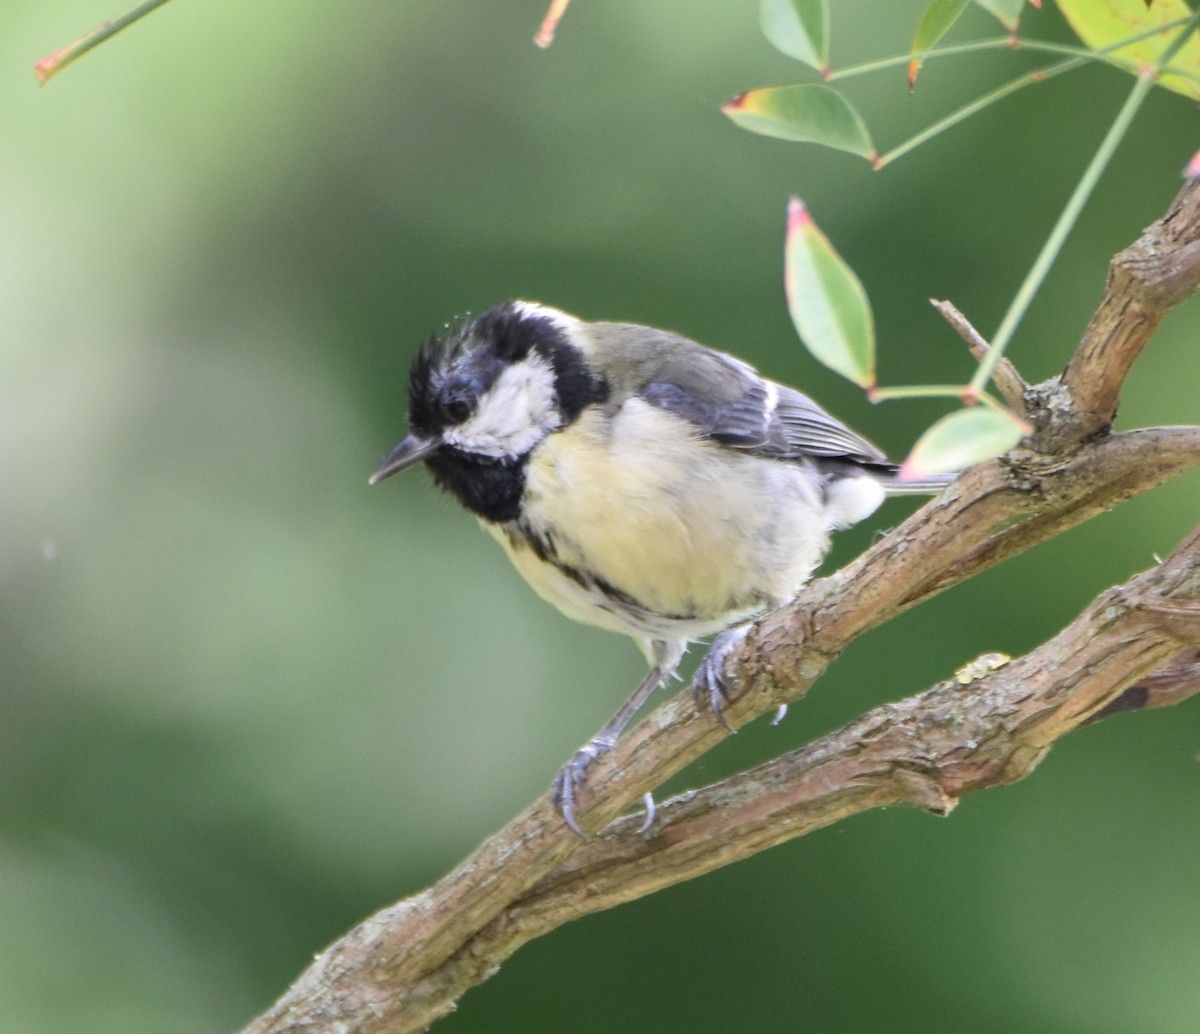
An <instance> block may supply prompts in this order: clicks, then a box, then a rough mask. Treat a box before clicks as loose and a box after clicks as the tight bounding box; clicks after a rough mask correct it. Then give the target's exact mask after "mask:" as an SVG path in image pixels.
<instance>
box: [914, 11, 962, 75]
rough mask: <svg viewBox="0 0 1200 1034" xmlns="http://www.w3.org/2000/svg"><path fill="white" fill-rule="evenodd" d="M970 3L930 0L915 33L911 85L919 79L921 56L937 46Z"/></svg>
mask: <svg viewBox="0 0 1200 1034" xmlns="http://www.w3.org/2000/svg"><path fill="white" fill-rule="evenodd" d="M968 3H970V0H929V5H928V6H927V7H926V8H925V11H924V13H923V14H922V15H921V20H920V21H919V22H917V31H916V32H915V33H914V34H913V41H912V53H913V54H915V55H917V56H916V57H914V58H913V59H912V61H910V62H909V64H908V85H909V86H910V87H911V86H912V85H913V83H915V82H916V81H917V73H918V72H919V71H920V70H921V58H922V57H924V55H925V54H926V53H927V52H928V51H929V50H930V49H932V48H933V47H934V46H936V45H937V42H938V40H940V39H941V38H942V37H943V36H945V35H946V33H947V32H948V31H949V30H950V27H951V26H952V25H953V24H954V23H955V22H956V21H958V17H959V15H960V14H962V13H963V11H965V10H966V9H967V4H968Z"/></svg>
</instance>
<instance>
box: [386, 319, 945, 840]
mask: <svg viewBox="0 0 1200 1034" xmlns="http://www.w3.org/2000/svg"><path fill="white" fill-rule="evenodd" d="M408 401H409V434H408V436H407V437H406V438H405V439H404V440H403V441H402V442H400V444H399V445H397V446H396V447H395V448H394V449H393V450H392V451H391V452H390V453H388V455H387V456H386V457H385V459H384V460H383V462H382V463H380V464H379V466H378V468H376V470H375V472H374V473H373V474H372V475H371V478H370V481H371V484H375V483H376V482H378V481H382V480H383V479H384V478H386V477H390V476H391V475H392V474H395V473H398V472H399V471H401V470H404V469H405V468H406V467H410V466H413V465H414V464H416V463H417V462H419V461H423V462H424V463H425V466H426V467H428V468H429V470H430V472H431V473H432V475H433V479H434V481H435V482H436V483H437V484H438V485H439V486H440V487H441V488H443V489H445V490H446V491H447V492H449V493H450V494H451V495H453V496H454V497H455V498H456V499H458V501H459V502H460V503H462V505H463V506H465V507H466V508H467V509H468V510H470V511H471V512H472V513H474V514H475V516H476V517H477V518H478V519H479V521H480V523H481V524H482V525H483V527H484V528H485V529H487V531H488V532H490V533H491V535H492V536H493V537H494V538H495V539H496V540H497V541H498V542H499V543H500V545H501V546H502V547H503V548H504V551H505V552H506V553H507V554H508V556H509V558H510V559H511V560H512V562H513V563H514V564H515V565H516V568H517V570H518V571H519V572H520V573H521V574H522V575H523V576H524V578H525V580H526V581H527V582H528V583H529V584H530V585H531V586H532V587H533V589H534V591H535V592H537V593H538V595H540V596H541V597H542V598H543V599H545V600H546V601H547V602H549V603H552V604H554V606H556V607H557V608H558V609H559V610H561V611H562V612H563V613H564V614H566V615H567V616H568V617H571V618H575V619H576V620H578V621H583V622H586V623H587V624H591V625H597V626H599V627H600V628H607V629H609V630H611V631H614V632H622V633H624V634H625V635H629V636H633V638H634V639H635V640H636V641H637V643H638V645H639V646H640V647H641V649H642V651H643V653H645V655H646V657H647V659H648V660H649V662H650V664H651V668H650V672H649V674H648V675H647V676H646V678H645V679H644V680H643V681H642V683H641V684H640V685H639V686H638V688H637V689H636V690H635V691H634V693H633V695H632V696H630V698H629V699H628V700H627V701H626V702H625V703H624V704H623V705H622V707H621V708H620V710H619V711H618V712H617V713H616V714H615V715H614V716H613V718H612V720H611V721H610V722H609V723H608V724H607V725H605V727H604V728H603V729H602V730H601V731H600V733H599V734H597V735H596V736H595V737H594V738H593V739H592V740H590V741H589V742H588V743H587V744H586V745H585V746H584V747H582V748H581V749H580V750H579V751H578V752H577V753H576V754H575V756H574V757H573V758H572V760H571V761H570V762H569V763H568V764H567V765H566V767H565V768H563V770H562V771H561V772H560V773H559V775H558V777H557V778H556V780H555V783H554V791H553V793H554V799H555V802H556V804H557V806H558V809H559V811H560V812H561V814H562V816H563V818H564V820H565V821H566V823H567V825H568V826H570V828H571V829H573V830H575V831H576V832H579V826H578V824H577V823H576V820H575V799H576V793H577V790H578V788H579V786H580V785H581V783H582V782H583V779H584V777H585V775H586V772H587V769H588V766H589V765H590V764H591V762H592V761H593V760H594V759H595V758H596V757H598V756H599V755H600V754H602V753H604V752H605V751H607V750H610V749H611V748H612V747H613V745H614V744H615V743H616V740H617V737H618V736H619V735H620V733H621V731H622V730H623V729H624V728H625V727H626V726H627V725H628V724H629V722H630V720H631V719H632V718H633V715H634V714H635V712H636V711H637V710H638V708H639V707H641V705H642V704H643V703H644V702H645V700H646V698H647V697H648V696H649V695H650V694H651V693H652V692H653V691H654V689H655V688H657V687H658V686H659V685H661V684H662V683H663V682H665V681H666V680H667V679H668V678H669V677H670V676H671V675H672V674H673V673H674V671H675V669H676V667H677V666H678V664H679V662H680V660H681V658H682V657H683V654H684V652H685V650H686V648H687V645H688V643H689V642H691V641H692V640H695V639H702V638H704V637H706V636H710V635H713V634H715V633H721V635H718V638H717V640H716V642H714V644H713V648H712V649H711V650H710V652H709V654H708V657H707V658H706V660H705V662H703V663H702V665H701V669H700V672H699V673H698V675H697V681H696V683H695V686H696V687H700V688H699V690H698V697H699V696H703V695H707V696H708V697H709V699H710V702H711V706H712V709H713V711H714V713H715V714H716V715H717V717H718V718H719V719H720V720H722V721H724V719H723V718H722V717H721V714H720V705H721V700H722V693H723V691H724V687H723V685H722V683H721V677H720V672H721V668H722V664H723V661H724V658H725V656H726V655H728V653H729V652H730V651H731V650H732V649H733V648H735V647H736V646H737V644H738V642H740V639H741V637H743V636H744V635H745V630H746V629H747V628H748V627H749V625H748V622H749V621H750V620H751V619H752V618H754V617H756V616H758V615H761V614H763V613H764V612H766V611H768V610H771V609H773V608H775V607H778V606H779V605H781V604H783V603H785V602H787V601H788V600H789V599H790V598H791V597H792V596H793V595H794V594H795V593H796V592H797V590H798V589H799V588H800V587H801V586H802V585H803V584H804V583H805V582H806V581H807V580H808V578H809V577H810V575H811V574H812V573H813V571H814V570H815V569H816V567H817V565H818V564H819V563H820V562H821V560H822V559H823V557H824V556H825V553H826V551H827V550H828V548H829V534H830V532H831V531H835V530H838V529H841V528H846V527H849V526H850V525H852V524H855V523H856V522H858V521H861V520H862V519H863V518H865V517H867V516H868V515H870V514H871V513H873V512H874V510H875V509H876V507H878V506H879V504H880V503H881V502H882V501H883V498H884V496H885V495H886V494H922V493H923V494H928V493H930V492H936V491H939V490H940V489H941V488H942V487H943V486H944V485H946V484H947V483H948V482H949V481H950V480H951V478H952V476H947V477H936V478H930V479H927V480H923V481H919V482H907V483H900V482H898V481H897V479H896V470H897V467H896V465H895V464H893V463H889V462H888V460H887V457H886V456H885V455H884V453H883V452H881V451H880V450H879V449H878V448H876V447H875V446H874V445H873V444H871V443H870V442H869V441H867V440H866V439H865V438H863V437H861V436H860V435H858V434H856V433H855V432H854V431H852V430H850V429H849V428H848V427H846V426H845V425H844V424H843V423H841V422H840V421H839V420H836V419H835V418H834V417H832V416H830V415H829V414H828V413H826V412H825V410H823V409H821V407H820V406H818V405H817V404H816V403H815V402H813V401H812V400H811V399H809V398H808V397H807V396H805V395H802V394H801V393H800V392H798V391H796V390H794V389H792V388H788V387H785V386H784V385H782V384H777V383H775V382H774V381H771V380H767V379H766V378H765V377H762V376H761V375H760V374H759V373H758V372H757V371H756V370H754V369H753V367H751V366H749V365H747V364H746V363H744V362H742V361H741V360H739V359H735V358H734V357H733V356H730V355H726V354H725V353H723V352H717V351H714V350H713V349H711V348H706V347H705V346H703V345H700V344H697V343H696V342H695V341H690V340H688V339H687V338H685V337H681V336H680V335H678V334H673V333H671V332H669V331H665V330H654V329H652V328H650V327H643V326H639V325H637V324H632V323H588V322H586V321H584V320H581V319H578V318H576V317H575V316H571V315H568V314H567V313H565V312H560V311H559V310H557V309H553V308H550V307H549V306H545V305H539V304H536V303H533V302H524V301H510V302H505V303H503V304H501V305H497V306H496V307H494V308H492V309H489V310H487V311H486V312H484V313H483V314H482V315H480V316H478V317H476V318H475V319H474V320H470V321H466V322H464V323H462V324H461V325H460V326H458V327H457V329H454V330H453V331H452V332H451V333H450V334H449V335H448V337H447V338H446V339H445V340H444V341H440V340H438V339H437V338H436V337H434V338H430V340H429V341H428V342H427V343H426V344H425V346H424V347H423V348H422V349H421V351H420V353H419V354H418V355H417V357H416V359H415V360H414V362H413V365H412V369H411V372H410V374H409V381H408ZM734 626H737V627H734ZM651 814H652V801H649V800H648V801H647V816H648V817H647V823H648V822H649V816H650V815H651Z"/></svg>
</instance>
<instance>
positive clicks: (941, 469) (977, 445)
mask: <svg viewBox="0 0 1200 1034" xmlns="http://www.w3.org/2000/svg"><path fill="white" fill-rule="evenodd" d="M1029 431H1030V427H1029V425H1028V424H1027V423H1025V421H1023V420H1020V419H1018V418H1017V417H1015V416H1013V414H1011V413H1009V412H1006V411H1004V410H998V409H992V408H991V407H990V406H973V407H971V408H970V409H960V410H958V412H956V413H951V414H950V415H949V416H944V417H942V419H941V420H939V421H938V422H937V423H936V424H934V425H933V426H932V427H931V428H930V429H929V430H928V431H926V432H925V433H924V434H923V435H921V437H920V438H919V439H918V440H917V444H916V445H914V446H913V449H912V452H910V453H909V454H908V458H907V459H906V460H905V461H904V463H902V464H901V466H900V472H899V474H898V475H897V476H898V477H899V479H900V480H901V481H917V480H919V479H921V478H923V477H928V476H929V475H930V474H953V473H955V472H956V471H959V470H964V469H965V468H967V467H969V466H971V464H973V463H981V462H982V461H983V460H990V459H992V457H994V456H999V455H1000V454H1001V453H1005V452H1008V450H1009V449H1011V448H1012V447H1013V446H1014V445H1016V444H1017V443H1018V442H1019V441H1020V440H1021V439H1022V438H1024V437H1025V435H1027V434H1028V433H1029Z"/></svg>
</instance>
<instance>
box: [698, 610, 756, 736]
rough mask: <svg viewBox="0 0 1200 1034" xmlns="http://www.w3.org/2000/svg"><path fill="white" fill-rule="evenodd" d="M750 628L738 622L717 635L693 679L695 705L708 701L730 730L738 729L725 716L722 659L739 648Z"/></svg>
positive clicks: (726, 686)
mask: <svg viewBox="0 0 1200 1034" xmlns="http://www.w3.org/2000/svg"><path fill="white" fill-rule="evenodd" d="M749 630H750V626H749V625H738V626H737V627H736V628H729V629H726V630H725V631H724V632H722V633H721V634H720V635H718V636H717V637H716V638H715V639H714V640H713V642H712V646H710V647H709V648H708V653H707V654H705V655H704V659H703V660H702V661H701V662H700V667H699V668H697V669H696V675H695V677H694V678H693V679H692V699H693V700H695V701H696V706H697V707H702V706H703V705H704V702H705V701H707V703H708V709H709V710H710V711H712V713H713V717H715V718H716V719H717V721H718V722H720V723H721V724H722V725H723V726H725V728H726V729H727V730H728V731H729V732H731V733H735V732H737V729H735V728H734V727H733V726H732V725H730V724H729V722H728V720H727V719H726V718H725V703H726V701H728V700H729V691H730V686H729V683H728V682H727V681H726V680H725V661H726V660H728V658H729V655H730V654H732V653H733V652H734V651H735V650H737V649H740V648H741V645H742V642H743V640H745V638H746V633H747V632H748V631H749Z"/></svg>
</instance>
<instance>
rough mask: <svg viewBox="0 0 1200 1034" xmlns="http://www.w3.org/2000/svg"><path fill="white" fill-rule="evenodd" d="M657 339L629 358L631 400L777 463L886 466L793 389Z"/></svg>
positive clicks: (682, 341)
mask: <svg viewBox="0 0 1200 1034" xmlns="http://www.w3.org/2000/svg"><path fill="white" fill-rule="evenodd" d="M656 337H657V338H658V339H659V340H658V341H657V344H658V345H659V348H658V349H657V350H654V349H653V348H652V347H651V348H648V349H647V350H646V351H645V352H643V353H642V354H641V355H638V356H637V357H636V358H635V357H633V356H628V358H630V359H632V362H631V364H630V366H629V367H628V368H627V372H628V373H630V374H633V375H634V377H633V380H634V381H635V383H634V384H632V385H630V386H631V387H632V389H633V390H632V391H631V392H630V394H632V395H636V396H638V397H640V398H642V399H644V400H646V401H647V402H649V403H651V404H652V405H655V406H658V407H659V408H661V409H665V410H667V411H668V412H671V413H674V414H675V415H676V416H680V417H683V418H684V419H685V420H687V421H688V422H689V423H690V424H692V425H693V426H694V427H695V428H696V429H697V430H699V431H700V432H701V433H702V434H704V435H705V436H707V437H709V438H711V439H712V440H713V441H715V442H719V443H720V444H721V445H725V446H728V447H730V448H733V449H744V450H746V451H747V452H751V453H754V454H755V455H759V456H771V457H777V458H779V459H799V458H800V457H801V456H811V457H820V458H830V459H834V458H836V459H846V460H850V461H856V462H860V463H868V464H876V463H883V464H886V463H887V457H886V456H885V455H884V453H883V452H881V451H880V450H879V449H878V448H877V447H876V446H874V445H873V444H872V443H871V442H869V441H867V439H865V438H863V437H862V436H861V435H859V434H856V433H855V432H854V431H852V430H850V428H848V427H847V426H846V425H845V424H843V423H842V422H841V421H840V420H838V419H836V418H835V417H832V416H830V415H829V414H828V413H826V412H825V410H823V409H822V408H821V407H820V406H818V405H817V404H816V403H815V402H813V400H812V399H810V398H808V396H806V395H802V394H801V393H800V392H798V391H796V390H795V389H794V388H789V387H787V386H786V385H783V384H778V383H776V382H774V381H768V380H767V379H766V378H764V377H762V376H761V375H760V374H759V373H758V371H756V370H755V369H754V368H753V367H752V366H749V365H748V364H746V363H743V362H742V361H741V360H740V359H735V358H734V357H733V356H731V355H726V354H725V353H724V352H716V351H713V350H712V349H710V348H705V347H704V346H703V345H699V344H696V343H695V342H694V341H689V340H687V339H686V338H682V337H678V336H677V335H674V334H667V333H665V332H663V333H661V334H660V335H656ZM639 344H640V345H651V346H652V345H653V342H650V341H646V339H645V338H643V339H642V340H641V341H640V342H639ZM655 352H656V353H657V354H655Z"/></svg>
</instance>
